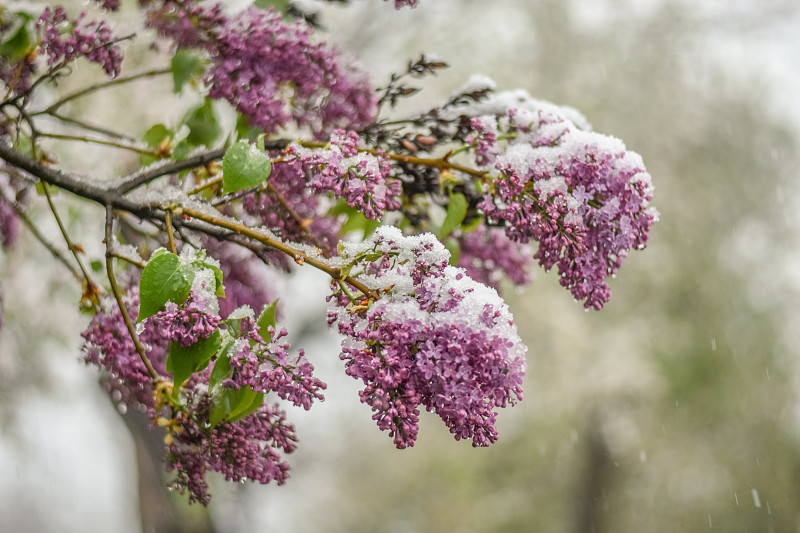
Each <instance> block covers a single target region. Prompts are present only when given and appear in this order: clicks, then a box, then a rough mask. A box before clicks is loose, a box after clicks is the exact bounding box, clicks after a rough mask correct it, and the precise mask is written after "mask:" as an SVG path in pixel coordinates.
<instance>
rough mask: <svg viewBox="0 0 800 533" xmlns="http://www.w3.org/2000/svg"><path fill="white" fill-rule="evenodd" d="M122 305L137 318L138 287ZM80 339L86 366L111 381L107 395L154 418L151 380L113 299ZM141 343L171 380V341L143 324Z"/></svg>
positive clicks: (152, 359) (152, 324) (108, 384)
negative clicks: (168, 354)
mask: <svg viewBox="0 0 800 533" xmlns="http://www.w3.org/2000/svg"><path fill="white" fill-rule="evenodd" d="M123 302H124V304H125V307H126V309H127V310H128V314H129V315H130V316H133V317H135V316H136V315H137V313H138V311H139V289H138V287H136V286H135V285H132V286H130V287H129V288H128V290H127V293H126V294H125V295H124V296H123ZM81 336H82V337H83V339H84V343H83V358H84V360H85V361H86V363H88V364H92V365H95V366H97V367H99V368H100V369H102V370H103V371H104V375H105V376H107V378H108V379H107V380H105V387H106V389H107V392H108V393H109V394H111V395H112V397H114V398H119V401H120V402H122V403H123V404H127V405H129V406H136V407H138V408H140V409H142V410H144V411H146V412H147V413H148V414H150V415H151V416H153V415H155V405H156V404H155V398H154V396H153V381H152V378H151V377H150V374H148V372H147V367H145V365H144V363H143V362H142V360H141V358H140V357H139V354H138V353H137V352H136V348H135V346H134V344H133V341H132V340H131V336H130V334H129V333H128V330H127V328H126V327H125V322H124V321H123V319H122V314H121V313H120V312H119V308H118V307H117V302H116V301H115V300H113V299H108V300H106V301H105V302H104V307H103V309H102V310H101V311H100V312H99V313H97V314H96V315H95V316H94V317H93V318H92V321H91V322H90V323H89V326H88V327H87V328H86V330H85V331H84V332H83V333H82V334H81ZM139 340H141V342H142V344H143V345H145V346H146V347H148V350H147V358H148V359H149V360H150V362H151V363H152V364H153V367H154V368H155V369H156V371H157V372H158V373H159V374H160V375H162V376H164V377H165V378H166V377H168V376H169V374H168V373H167V371H166V362H167V348H168V346H169V341H168V340H167V339H166V338H165V337H164V336H163V335H162V332H161V331H159V329H158V327H157V326H156V324H155V322H153V321H147V322H145V323H144V329H143V330H142V332H141V333H140V334H139Z"/></svg>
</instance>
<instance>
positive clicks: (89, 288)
mask: <svg viewBox="0 0 800 533" xmlns="http://www.w3.org/2000/svg"><path fill="white" fill-rule="evenodd" d="M42 190H44V196H45V198H47V204H48V205H49V206H50V211H51V212H52V213H53V217H54V218H55V219H56V223H57V224H58V229H59V230H61V235H62V236H63V237H64V242H65V243H66V244H67V249H69V251H70V252H72V257H74V258H75V262H76V263H77V264H78V268H79V269H80V271H81V273H82V274H83V279H84V280H85V283H86V287H85V291H84V296H86V297H88V298H89V300H91V302H92V303H93V304H94V305H95V306H99V305H100V300H99V299H98V294H99V292H100V290H99V289H98V287H97V285H96V284H95V283H94V281H92V278H91V277H90V276H89V272H88V271H87V270H86V267H84V266H83V261H81V258H80V256H79V255H78V247H77V246H76V245H75V244H74V243H73V242H72V239H70V236H69V233H67V228H66V227H64V223H63V222H62V221H61V216H60V215H59V214H58V210H57V209H56V206H55V204H54V203H53V198H52V196H51V195H50V191H49V190H48V189H47V183H44V182H42Z"/></svg>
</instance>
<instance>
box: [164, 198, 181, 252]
mask: <svg viewBox="0 0 800 533" xmlns="http://www.w3.org/2000/svg"><path fill="white" fill-rule="evenodd" d="M164 224H166V226H167V239H168V240H169V251H170V252H172V253H173V254H175V255H177V254H178V251H177V249H176V248H175V230H174V228H173V227H172V211H171V210H170V209H167V210H166V212H165V213H164Z"/></svg>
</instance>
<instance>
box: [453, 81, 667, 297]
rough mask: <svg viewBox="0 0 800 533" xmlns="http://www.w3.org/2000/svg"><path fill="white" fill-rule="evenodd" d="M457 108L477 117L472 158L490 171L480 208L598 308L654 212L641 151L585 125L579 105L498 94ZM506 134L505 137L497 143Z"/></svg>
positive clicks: (644, 242)
mask: <svg viewBox="0 0 800 533" xmlns="http://www.w3.org/2000/svg"><path fill="white" fill-rule="evenodd" d="M451 112H452V113H463V114H467V115H468V116H469V115H472V116H474V117H475V118H473V119H472V127H473V128H474V132H475V134H474V136H473V137H472V138H471V139H470V141H471V142H472V147H473V150H474V154H475V162H476V163H477V164H478V165H479V166H480V167H481V168H484V169H486V170H487V171H489V172H490V174H491V175H492V177H493V181H492V183H491V186H490V187H489V188H488V190H487V191H485V193H484V196H483V200H482V202H481V204H480V206H479V207H480V209H482V211H483V212H484V214H485V215H486V216H487V217H488V218H489V219H490V221H492V222H494V223H498V224H501V225H503V226H505V231H506V234H507V235H508V236H509V237H510V238H511V239H513V240H515V241H518V242H521V243H526V242H528V241H529V240H534V241H537V242H538V245H539V247H538V250H537V252H536V253H535V255H534V258H535V259H536V260H537V261H538V262H539V264H540V265H541V266H542V267H544V268H545V269H546V270H549V269H550V268H552V267H553V266H557V267H558V271H559V274H560V283H561V285H563V286H564V287H566V288H567V289H569V290H570V292H572V294H573V296H574V297H575V298H576V299H578V300H584V305H585V307H587V308H596V309H600V308H601V307H603V305H604V304H605V303H606V302H607V301H608V299H609V297H610V295H611V292H610V290H609V287H608V284H607V282H606V278H607V277H609V276H613V275H615V273H616V272H617V270H618V269H619V267H620V265H621V263H622V260H623V259H624V258H625V257H626V256H627V252H628V250H631V249H641V248H644V247H645V246H646V245H647V238H648V233H649V230H650V226H651V225H652V224H653V222H655V220H657V212H656V211H655V210H654V209H653V208H650V207H649V202H650V200H651V198H652V190H653V188H652V184H651V181H650V175H649V174H648V173H647V171H646V170H645V168H644V164H643V163H642V159H641V157H639V155H638V154H636V153H634V152H631V151H628V150H627V149H626V148H625V145H624V144H623V143H622V142H621V141H619V140H618V139H615V138H613V137H607V136H605V135H601V134H598V133H594V132H591V131H588V130H589V126H588V124H587V123H586V121H585V119H584V118H583V117H582V116H581V115H580V114H579V113H578V112H577V111H575V110H573V109H570V108H564V107H558V106H555V105H553V104H549V103H547V102H541V101H538V100H534V99H533V98H531V97H530V96H528V95H527V93H524V92H522V91H517V92H513V93H499V94H494V95H492V96H490V97H489V98H488V99H486V100H485V101H482V102H479V103H477V104H471V105H469V106H465V107H464V108H462V109H460V110H458V111H451ZM501 139H503V140H504V144H502V145H501V144H500V143H501Z"/></svg>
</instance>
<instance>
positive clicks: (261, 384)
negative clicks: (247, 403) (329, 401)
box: [223, 318, 326, 410]
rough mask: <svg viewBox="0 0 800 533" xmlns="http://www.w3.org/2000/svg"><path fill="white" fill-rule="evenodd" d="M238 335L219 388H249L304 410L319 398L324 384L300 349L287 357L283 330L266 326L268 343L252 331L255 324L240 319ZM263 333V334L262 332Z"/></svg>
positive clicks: (285, 333) (287, 352) (286, 345)
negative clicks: (269, 393) (228, 374)
mask: <svg viewBox="0 0 800 533" xmlns="http://www.w3.org/2000/svg"><path fill="white" fill-rule="evenodd" d="M240 328H241V336H240V337H239V339H238V340H237V341H236V343H235V344H234V346H233V349H232V350H231V351H232V352H233V353H232V355H231V356H230V362H231V370H232V372H231V375H230V377H229V378H228V379H226V380H225V381H224V382H223V385H224V386H226V387H229V388H233V389H237V390H238V389H240V388H241V387H247V386H249V387H252V389H253V390H254V391H256V392H269V391H273V392H275V393H276V394H277V395H278V396H279V397H280V398H281V399H283V400H286V401H289V402H292V404H294V405H296V406H298V407H302V408H304V409H306V410H308V409H310V408H311V404H312V403H313V401H314V400H315V399H317V400H321V399H323V396H322V392H321V391H323V390H325V388H326V385H325V383H323V382H322V381H320V380H319V379H317V378H315V377H314V376H313V375H312V374H313V371H314V366H313V365H312V364H311V363H309V362H308V360H306V358H305V357H304V353H303V350H300V351H299V352H298V355H297V356H296V357H290V355H289V348H290V346H289V344H288V343H287V342H285V341H283V342H281V339H283V338H285V337H286V335H287V332H286V330H285V329H282V330H280V331H279V332H276V331H275V328H273V327H272V326H269V337H270V338H271V340H270V341H269V342H268V341H266V340H265V339H263V338H262V337H261V335H259V334H258V333H256V332H255V324H254V323H253V321H252V320H250V319H247V318H245V319H243V320H242V322H241V325H240ZM262 334H263V332H262Z"/></svg>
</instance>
